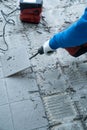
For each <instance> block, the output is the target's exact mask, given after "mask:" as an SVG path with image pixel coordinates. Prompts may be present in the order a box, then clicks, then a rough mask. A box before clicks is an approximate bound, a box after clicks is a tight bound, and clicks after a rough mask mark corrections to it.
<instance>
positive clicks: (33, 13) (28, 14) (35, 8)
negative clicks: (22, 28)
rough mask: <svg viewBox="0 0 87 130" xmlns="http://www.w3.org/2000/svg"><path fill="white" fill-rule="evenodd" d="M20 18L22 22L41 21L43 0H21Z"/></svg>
mask: <svg viewBox="0 0 87 130" xmlns="http://www.w3.org/2000/svg"><path fill="white" fill-rule="evenodd" d="M19 4H20V20H21V21H22V22H29V23H39V22H40V18H41V12H42V5H43V0H20V3H19Z"/></svg>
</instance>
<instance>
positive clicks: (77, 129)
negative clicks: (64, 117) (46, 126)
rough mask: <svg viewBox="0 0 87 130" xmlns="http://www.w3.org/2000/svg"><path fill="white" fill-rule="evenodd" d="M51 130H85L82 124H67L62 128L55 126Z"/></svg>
mask: <svg viewBox="0 0 87 130" xmlns="http://www.w3.org/2000/svg"><path fill="white" fill-rule="evenodd" d="M51 130H84V129H83V128H82V125H81V123H80V122H74V123H66V124H63V125H61V126H54V127H53V128H52V129H51Z"/></svg>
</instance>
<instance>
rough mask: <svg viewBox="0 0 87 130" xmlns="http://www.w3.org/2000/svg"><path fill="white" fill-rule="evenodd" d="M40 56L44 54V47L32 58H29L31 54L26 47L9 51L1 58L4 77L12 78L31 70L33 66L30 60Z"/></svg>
mask: <svg viewBox="0 0 87 130" xmlns="http://www.w3.org/2000/svg"><path fill="white" fill-rule="evenodd" d="M38 54H43V47H41V48H40V49H38V51H37V52H36V53H35V54H34V55H33V56H31V57H29V52H27V49H26V48H25V47H24V46H21V47H19V48H18V47H15V48H13V49H9V50H8V51H6V52H5V54H3V55H2V56H1V57H0V60H1V66H2V71H3V76H4V77H8V76H12V75H14V74H16V73H18V72H20V71H23V70H25V69H27V68H29V67H30V66H31V64H30V60H31V59H32V58H34V57H35V56H36V55H38Z"/></svg>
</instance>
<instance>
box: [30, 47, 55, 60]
mask: <svg viewBox="0 0 87 130" xmlns="http://www.w3.org/2000/svg"><path fill="white" fill-rule="evenodd" d="M53 52H54V51H48V52H47V53H48V54H51V53H53ZM38 54H40V55H42V54H44V49H43V46H41V47H40V48H39V49H38V51H37V52H36V53H35V54H34V55H33V56H31V57H30V58H29V59H30V60H31V59H32V58H34V57H36V56H37V55H38Z"/></svg>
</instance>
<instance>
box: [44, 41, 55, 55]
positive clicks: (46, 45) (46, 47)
mask: <svg viewBox="0 0 87 130" xmlns="http://www.w3.org/2000/svg"><path fill="white" fill-rule="evenodd" d="M43 52H44V54H46V55H50V54H52V53H53V52H55V50H54V49H52V48H51V47H50V46H49V40H48V41H46V42H45V43H44V44H43Z"/></svg>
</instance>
